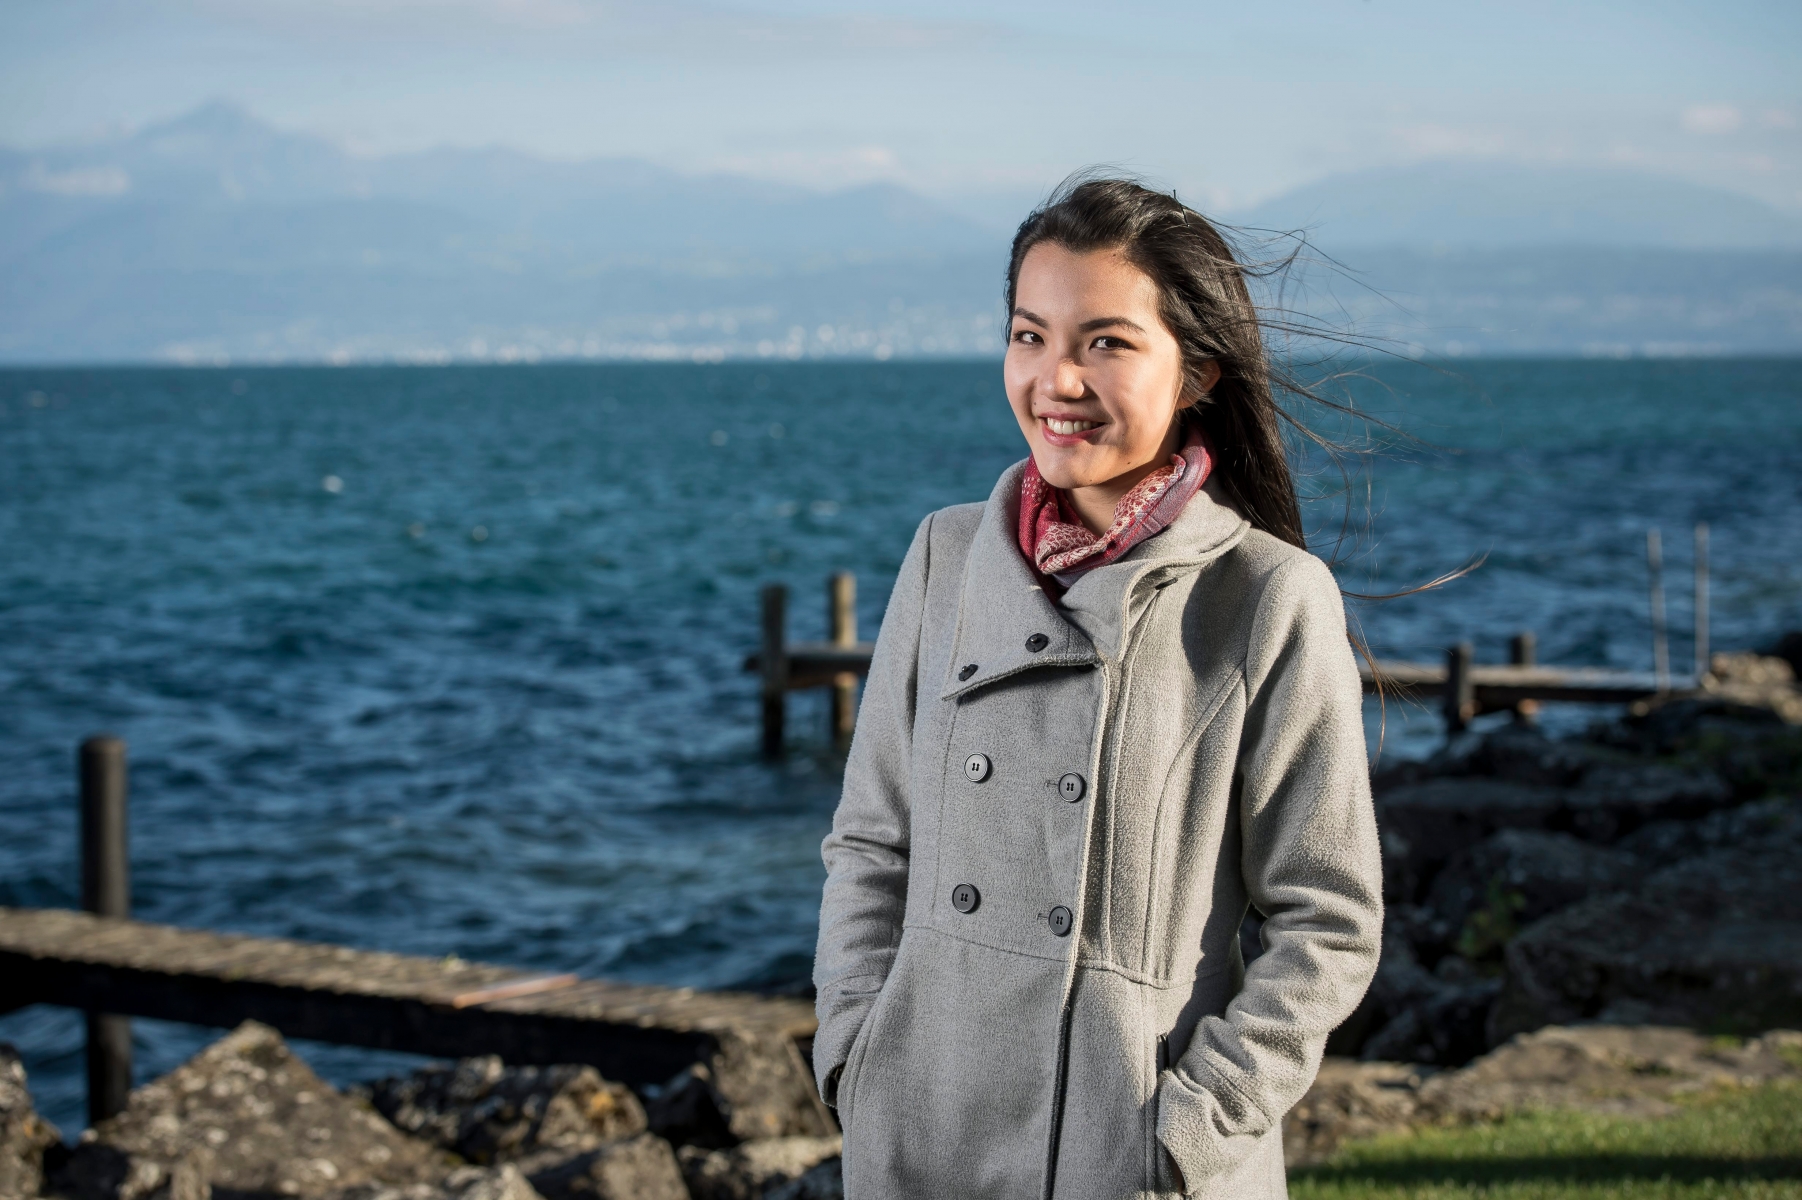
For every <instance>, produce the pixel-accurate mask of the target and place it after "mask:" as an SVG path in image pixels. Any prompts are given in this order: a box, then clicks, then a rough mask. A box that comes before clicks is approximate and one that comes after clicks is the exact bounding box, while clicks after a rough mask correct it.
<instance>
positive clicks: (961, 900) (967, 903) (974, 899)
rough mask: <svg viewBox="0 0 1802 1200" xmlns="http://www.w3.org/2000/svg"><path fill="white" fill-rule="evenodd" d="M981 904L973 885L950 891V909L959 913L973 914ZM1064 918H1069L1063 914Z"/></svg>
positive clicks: (980, 897) (959, 886)
mask: <svg viewBox="0 0 1802 1200" xmlns="http://www.w3.org/2000/svg"><path fill="white" fill-rule="evenodd" d="M981 903H982V894H981V893H979V892H978V891H977V890H976V885H975V884H973V883H960V884H958V885H957V886H956V887H954V888H952V889H951V907H952V908H955V909H956V910H957V911H958V912H960V913H973V912H975V911H976V906H977V905H978V904H981ZM1065 916H1066V918H1067V917H1068V916H1069V914H1068V913H1066V914H1065Z"/></svg>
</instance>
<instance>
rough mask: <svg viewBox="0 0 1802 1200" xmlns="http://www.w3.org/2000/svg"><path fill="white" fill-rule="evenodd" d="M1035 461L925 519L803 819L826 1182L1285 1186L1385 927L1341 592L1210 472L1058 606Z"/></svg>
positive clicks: (1028, 1189)
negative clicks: (831, 1141)
mask: <svg viewBox="0 0 1802 1200" xmlns="http://www.w3.org/2000/svg"><path fill="white" fill-rule="evenodd" d="M1023 467H1024V463H1021V464H1016V465H1015V466H1014V467H1012V468H1010V469H1009V470H1008V471H1007V472H1006V473H1005V474H1003V475H1002V477H1001V479H1000V481H999V482H998V483H997V484H996V486H995V491H994V494H993V495H991V496H990V498H989V500H988V502H987V503H986V504H967V505H960V506H958V507H955V508H947V509H944V510H942V511H940V512H936V513H933V514H932V515H931V516H929V517H927V518H926V520H925V522H924V523H923V524H921V526H920V529H919V532H918V533H917V534H916V535H915V536H914V541H913V546H912V548H911V549H909V551H908V553H907V559H906V561H905V562H904V563H903V565H902V568H901V573H900V577H899V578H898V579H897V581H896V583H895V589H894V593H893V595H892V596H891V598H890V600H889V607H888V613H887V615H886V616H885V617H884V619H883V623H882V631H881V634H880V636H879V637H878V639H877V642H876V654H875V660H874V662H873V663H872V665H871V669H870V678H869V683H868V685H867V687H866V689H865V692H864V698H863V704H862V708H861V710H860V712H859V714H858V720H857V733H856V737H855V739H854V741H853V743H852V747H851V754H850V760H849V762H848V764H847V766H846V771H845V785H844V794H843V797H842V799H841V800H840V802H839V807H838V811H837V814H836V815H835V817H834V819H833V825H832V833H831V835H830V836H829V837H827V839H826V842H825V846H824V857H825V860H826V869H827V879H826V888H825V896H824V901H823V904H822V907H821V912H820V938H819V948H818V953H817V956H816V958H815V965H814V981H815V983H816V985H817V987H818V996H819V999H818V1011H819V1018H820V1027H819V1033H818V1035H817V1036H816V1037H815V1040H814V1066H815V1070H816V1071H817V1073H818V1078H819V1080H820V1084H821V1090H822V1093H823V1094H824V1095H825V1096H826V1097H827V1099H828V1100H829V1101H830V1102H832V1103H834V1104H836V1106H837V1109H838V1113H839V1117H840V1121H841V1123H842V1124H843V1125H844V1129H845V1153H844V1172H845V1195H846V1196H847V1197H848V1200H895V1198H900V1197H919V1198H921V1200H954V1198H959V1197H970V1198H972V1200H974V1198H977V1197H980V1198H982V1200H1047V1198H1051V1197H1067V1198H1069V1200H1101V1198H1111V1197H1150V1196H1175V1195H1178V1194H1180V1192H1179V1189H1178V1187H1177V1184H1176V1182H1175V1180H1176V1175H1175V1174H1174V1172H1173V1171H1172V1170H1171V1166H1172V1162H1173V1161H1174V1163H1175V1165H1176V1166H1177V1167H1179V1168H1180V1170H1181V1177H1182V1179H1183V1180H1184V1181H1185V1184H1186V1187H1187V1194H1188V1195H1191V1196H1207V1197H1221V1198H1227V1197H1231V1198H1233V1200H1243V1198H1247V1197H1253V1198H1256V1197H1282V1196H1286V1194H1287V1188H1286V1185H1285V1182H1284V1173H1283V1147H1282V1119H1283V1114H1284V1113H1285V1112H1287V1111H1288V1109H1289V1108H1290V1107H1291V1106H1292V1105H1293V1104H1294V1103H1295V1102H1296V1101H1297V1100H1298V1099H1300V1098H1301V1096H1302V1094H1303V1092H1305V1091H1306V1090H1307V1087H1308V1085H1309V1084H1310V1083H1311V1082H1312V1081H1313V1078H1314V1073H1315V1071H1316V1070H1317V1069H1318V1067H1319V1064H1320V1056H1321V1051H1322V1047H1323V1046H1324V1044H1325V1042H1326V1037H1327V1034H1328V1033H1329V1032H1330V1031H1331V1030H1332V1029H1333V1027H1334V1026H1336V1025H1337V1024H1339V1022H1340V1021H1342V1020H1344V1019H1345V1017H1346V1016H1348V1015H1349V1014H1350V1013H1351V1011H1352V1009H1353V1008H1354V1007H1355V1006H1356V1005H1357V1003H1358V1000H1359V999H1360V997H1361V996H1362V995H1363V992H1364V989H1365V986H1366V985H1367V984H1368V983H1369V981H1370V978H1371V975H1372V973H1373V972H1374V971H1375V969H1376V962H1377V953H1378V948H1379V944H1380V940H1381V928H1382V881H1381V874H1382V873H1381V866H1380V861H1379V858H1378V851H1377V837H1376V824H1375V820H1374V818H1373V815H1372V810H1371V803H1370V788H1369V775H1368V771H1367V766H1366V762H1365V756H1364V755H1365V751H1364V735H1363V724H1362V718H1361V710H1360V703H1361V699H1362V695H1361V690H1360V687H1359V682H1358V674H1357V669H1356V666H1355V663H1354V662H1353V659H1352V654H1351V649H1350V646H1349V643H1348V641H1347V638H1346V629H1345V616H1344V610H1343V607H1342V605H1341V601H1340V597H1339V591H1338V588H1337V586H1336V585H1335V583H1334V581H1333V578H1332V575H1331V573H1330V572H1329V571H1328V570H1327V568H1326V567H1325V565H1324V564H1322V563H1321V562H1320V560H1318V559H1316V558H1314V557H1313V556H1312V555H1309V554H1307V553H1305V552H1303V551H1301V550H1297V549H1296V548H1294V547H1292V546H1289V545H1287V544H1285V543H1283V542H1280V541H1278V540H1277V539H1275V538H1272V537H1270V536H1268V535H1266V534H1263V533H1260V532H1257V531H1255V530H1252V529H1251V528H1250V526H1249V524H1248V522H1246V521H1245V520H1244V518H1242V517H1241V516H1240V515H1239V514H1238V512H1237V511H1235V510H1234V509H1233V508H1232V507H1231V505H1230V503H1228V502H1227V501H1225V500H1224V499H1223V498H1222V495H1221V494H1220V493H1219V492H1218V491H1217V490H1216V489H1215V488H1213V487H1212V486H1210V487H1208V488H1204V489H1203V491H1202V492H1200V493H1198V494H1197V495H1196V497H1195V499H1194V500H1193V501H1192V502H1191V503H1190V504H1189V505H1188V507H1187V508H1186V509H1185V510H1184V511H1183V513H1182V515H1181V516H1180V517H1178V519H1177V520H1176V521H1175V522H1173V523H1172V524H1171V526H1170V527H1169V528H1168V529H1166V530H1164V531H1163V532H1162V533H1160V534H1158V535H1157V536H1155V537H1153V538H1150V539H1148V540H1147V541H1145V542H1143V543H1141V544H1140V545H1138V546H1136V547H1135V548H1134V549H1133V550H1132V551H1130V552H1129V553H1128V554H1126V555H1125V556H1123V557H1122V558H1121V559H1120V560H1119V561H1117V562H1115V563H1112V564H1109V565H1107V566H1104V567H1099V568H1097V569H1095V570H1092V571H1090V572H1089V573H1088V574H1086V575H1083V576H1082V577H1081V578H1080V579H1079V580H1078V581H1077V582H1076V584H1075V586H1073V587H1072V588H1070V590H1069V591H1068V593H1067V594H1066V595H1065V596H1064V598H1063V600H1062V601H1061V602H1053V601H1052V600H1051V599H1050V598H1049V597H1048V596H1047V595H1046V594H1045V593H1044V592H1043V591H1042V590H1041V589H1040V588H1039V587H1037V586H1036V582H1035V579H1034V576H1033V573H1032V571H1031V569H1030V568H1029V566H1028V565H1027V562H1026V559H1025V557H1024V555H1023V554H1022V553H1021V551H1020V549H1019V547H1018V543H1017V542H1016V540H1015V532H1014V531H1015V527H1016V525H1015V522H1016V516H1017V497H1018V494H1019V480H1020V474H1021V471H1022V469H1023ZM1248 904H1249V905H1254V906H1256V908H1257V910H1258V911H1259V912H1260V913H1262V914H1264V917H1265V922H1264V927H1263V943H1264V947H1265V949H1264V953H1263V955H1262V957H1260V958H1257V959H1256V960H1254V962H1253V963H1252V964H1251V965H1250V966H1249V967H1247V966H1246V965H1245V963H1244V960H1243V958H1242V957H1241V955H1240V952H1239V940H1238V935H1239V926H1240V923H1241V921H1242V920H1243V919H1244V916H1245V913H1246V909H1247V905H1248Z"/></svg>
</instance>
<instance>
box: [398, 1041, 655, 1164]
mask: <svg viewBox="0 0 1802 1200" xmlns="http://www.w3.org/2000/svg"><path fill="white" fill-rule="evenodd" d="M369 1094H370V1102H371V1103H372V1104H374V1105H375V1108H376V1110H377V1111H378V1112H380V1113H381V1114H382V1115H383V1116H385V1117H387V1118H388V1120H389V1121H391V1122H392V1123H393V1124H394V1125H395V1127H396V1128H398V1129H401V1130H404V1131H405V1132H407V1133H410V1134H412V1135H413V1136H414V1137H420V1138H424V1139H426V1140H427V1141H429V1142H431V1143H433V1144H434V1145H436V1146H438V1147H440V1148H441V1149H444V1150H448V1151H451V1152H452V1153H454V1154H458V1155H461V1156H462V1157H463V1158H466V1159H468V1160H469V1161H470V1162H473V1163H493V1162H504V1161H507V1160H509V1159H515V1158H519V1157H521V1156H523V1155H527V1154H532V1153H534V1152H537V1151H541V1150H547V1149H548V1150H566V1151H569V1152H571V1153H575V1152H578V1151H587V1150H594V1149H597V1148H598V1147H599V1146H600V1145H601V1144H602V1143H604V1142H610V1141H617V1140H619V1139H621V1138H627V1137H631V1136H633V1135H634V1134H638V1133H642V1132H644V1130H645V1115H644V1109H643V1108H642V1107H641V1106H640V1105H639V1102H638V1098H637V1097H636V1096H634V1095H633V1094H632V1091H631V1089H630V1088H628V1087H626V1086H625V1085H624V1084H619V1083H611V1082H609V1081H607V1080H605V1079H602V1078H601V1074H600V1072H599V1071H596V1070H595V1069H594V1068H593V1067H588V1066H567V1065H566V1066H549V1067H533V1066H525V1067H509V1066H507V1065H505V1064H504V1063H502V1062H501V1060H500V1059H499V1058H498V1057H496V1056H494V1055H488V1056H485V1057H480V1058H466V1059H463V1060H462V1061H460V1062H458V1063H456V1064H455V1065H452V1066H430V1067H425V1068H422V1069H421V1070H418V1071H414V1072H413V1073H412V1074H410V1075H402V1076H398V1077H394V1078H390V1079H383V1080H380V1081H378V1082H376V1083H374V1084H371V1085H370V1088H369Z"/></svg>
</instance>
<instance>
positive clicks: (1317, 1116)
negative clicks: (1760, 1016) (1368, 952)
mask: <svg viewBox="0 0 1802 1200" xmlns="http://www.w3.org/2000/svg"><path fill="white" fill-rule="evenodd" d="M1798 1077H1802V1033H1796V1032H1792V1031H1775V1032H1772V1033H1768V1034H1765V1035H1764V1036H1763V1037H1759V1038H1754V1039H1751V1040H1749V1041H1746V1042H1743V1043H1735V1042H1733V1041H1732V1040H1731V1039H1721V1038H1714V1037H1706V1036H1704V1035H1702V1034H1699V1033H1696V1032H1694V1031H1692V1030H1688V1029H1675V1028H1660V1027H1626V1026H1606V1025H1587V1026H1577V1027H1570V1028H1560V1027H1556V1026H1554V1027H1551V1028H1547V1029H1542V1030H1539V1031H1538V1032H1536V1033H1529V1034H1522V1035H1520V1036H1519V1037H1516V1038H1514V1039H1512V1040H1511V1041H1509V1042H1508V1043H1507V1044H1506V1045H1503V1046H1501V1047H1498V1048H1497V1049H1495V1050H1492V1051H1490V1052H1489V1053H1488V1054H1486V1055H1484V1056H1483V1057H1481V1058H1479V1059H1477V1060H1476V1061H1475V1062H1472V1063H1471V1064H1470V1065H1469V1066H1467V1067H1464V1068H1462V1069H1460V1070H1456V1071H1435V1070H1434V1069H1433V1068H1431V1067H1420V1066H1417V1065H1413V1064H1408V1063H1385V1062H1363V1063H1361V1062H1351V1061H1348V1060H1346V1059H1338V1058H1329V1059H1327V1060H1326V1061H1325V1062H1323V1063H1321V1066H1320V1073H1319V1075H1318V1076H1317V1077H1316V1078H1315V1081H1314V1084H1313V1086H1312V1087H1310V1088H1309V1089H1308V1093H1307V1095H1305V1096H1304V1097H1303V1098H1302V1099H1301V1101H1300V1103H1298V1104H1296V1106H1295V1107H1294V1108H1293V1109H1291V1110H1290V1112H1289V1114H1288V1115H1287V1116H1286V1117H1285V1118H1284V1120H1283V1153H1284V1157H1285V1158H1286V1159H1287V1160H1288V1163H1289V1166H1291V1167H1298V1166H1307V1165H1310V1164H1313V1163H1318V1162H1321V1161H1323V1160H1324V1159H1326V1158H1327V1157H1329V1156H1330V1155H1331V1154H1332V1153H1333V1151H1334V1150H1336V1149H1337V1148H1338V1147H1339V1145H1340V1144H1341V1143H1342V1142H1344V1141H1347V1140H1350V1139H1353V1138H1365V1137H1374V1136H1377V1135H1379V1134H1385V1133H1394V1132H1398V1131H1401V1130H1405V1129H1409V1128H1414V1127H1417V1126H1423V1125H1432V1124H1440V1123H1444V1122H1447V1121H1479V1120H1495V1119H1497V1118H1500V1117H1504V1116H1507V1115H1508V1114H1510V1113H1516V1112H1523V1111H1528V1110H1534V1109H1538V1110H1546V1109H1551V1110H1560V1109H1564V1110H1577V1111H1585V1112H1606V1113H1612V1114H1616V1115H1624V1116H1646V1117H1653V1116H1663V1115H1666V1114H1668V1113H1670V1112H1672V1111H1674V1107H1675V1105H1674V1101H1676V1100H1678V1099H1679V1098H1680V1097H1682V1096H1685V1095H1691V1094H1695V1093H1698V1092H1703V1091H1708V1090H1713V1089H1718V1088H1722V1087H1746V1086H1754V1085H1758V1084H1762V1083H1767V1082H1770V1081H1772V1080H1776V1079H1795V1078H1798Z"/></svg>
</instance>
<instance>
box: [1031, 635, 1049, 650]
mask: <svg viewBox="0 0 1802 1200" xmlns="http://www.w3.org/2000/svg"><path fill="white" fill-rule="evenodd" d="M1050 644H1051V639H1050V638H1048V637H1046V636H1045V635H1044V634H1042V633H1035V634H1033V635H1032V636H1031V637H1029V638H1027V639H1026V648H1027V649H1028V650H1030V651H1032V652H1033V653H1034V654H1037V653H1038V652H1039V651H1041V650H1043V649H1044V648H1045V647H1047V646H1049V645H1050Z"/></svg>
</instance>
